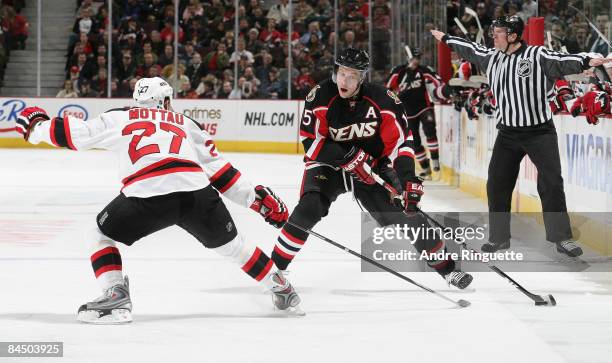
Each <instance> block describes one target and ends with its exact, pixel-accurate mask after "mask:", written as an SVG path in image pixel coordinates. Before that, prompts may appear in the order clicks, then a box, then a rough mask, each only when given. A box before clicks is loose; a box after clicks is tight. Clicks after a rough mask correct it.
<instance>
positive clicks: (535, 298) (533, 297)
mask: <svg viewBox="0 0 612 363" xmlns="http://www.w3.org/2000/svg"><path fill="white" fill-rule="evenodd" d="M365 165H367V164H365ZM365 169H366V171H367V172H368V173H370V175H372V177H373V178H374V180H375V181H376V182H377V183H378V184H380V185H381V186H382V187H383V188H385V189H386V190H387V191H388V192H389V193H390V194H391V195H392V196H393V197H397V196H399V194H398V192H397V191H396V190H395V188H393V187H392V186H391V185H389V183H387V182H386V181H384V180H383V178H381V177H380V175H378V174H376V173H374V172H373V171H372V170H371V168H369V166H367V167H366V168H365ZM417 210H418V211H419V212H420V213H421V214H422V215H423V216H425V218H427V219H428V220H430V221H431V222H433V223H434V224H435V225H436V226H438V227H439V228H442V229H444V226H443V225H442V224H440V223H439V222H438V221H436V220H435V219H433V218H432V217H431V216H430V215H429V214H427V213H425V212H423V211H422V210H421V209H417ZM455 242H456V241H455ZM461 246H463V248H465V249H466V250H471V251H474V250H472V249H471V248H469V247H468V245H467V244H465V242H463V243H461ZM485 264H486V265H487V267H489V268H490V269H491V270H493V271H495V273H497V274H498V275H500V276H502V277H503V278H505V279H506V280H508V282H510V283H511V284H512V285H514V287H516V288H517V289H519V291H521V292H522V293H523V294H525V295H526V296H528V297H529V298H530V299H531V300H533V301H535V302H536V303H538V302H543V301H545V299H544V298H542V296H540V295H536V294H533V293H531V292H529V291H528V290H527V289H525V288H524V287H523V286H522V285H521V284H519V283H518V282H516V281H515V280H514V279H513V278H512V277H510V276H508V274H506V273H505V272H504V271H502V270H501V269H500V268H499V267H497V266H495V265H493V264H491V263H489V262H486V263H485Z"/></svg>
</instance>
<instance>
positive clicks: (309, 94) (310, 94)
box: [306, 85, 321, 102]
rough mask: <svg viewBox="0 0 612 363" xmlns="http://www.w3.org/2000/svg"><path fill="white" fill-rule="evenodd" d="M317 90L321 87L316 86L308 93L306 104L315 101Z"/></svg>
mask: <svg viewBox="0 0 612 363" xmlns="http://www.w3.org/2000/svg"><path fill="white" fill-rule="evenodd" d="M319 88H321V86H319V85H316V86H314V88H313V89H311V90H310V92H308V96H306V102H312V100H314V99H315V96H316V95H317V90H318V89H319Z"/></svg>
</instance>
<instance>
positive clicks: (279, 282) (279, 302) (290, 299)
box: [270, 272, 305, 316]
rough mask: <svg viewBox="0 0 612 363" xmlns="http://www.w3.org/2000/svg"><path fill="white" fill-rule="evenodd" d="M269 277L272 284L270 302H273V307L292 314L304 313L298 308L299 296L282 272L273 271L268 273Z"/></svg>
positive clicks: (300, 314)
mask: <svg viewBox="0 0 612 363" xmlns="http://www.w3.org/2000/svg"><path fill="white" fill-rule="evenodd" d="M270 279H271V280H272V283H273V284H274V286H273V287H272V289H271V291H272V302H274V307H276V309H278V310H281V311H284V312H287V313H290V314H293V315H299V316H302V315H305V313H304V312H303V311H302V309H300V307H299V305H300V302H301V300H300V297H299V296H298V294H297V293H296V292H295V289H294V288H293V286H291V283H290V282H289V280H287V279H286V278H285V277H284V276H283V273H281V272H275V273H273V274H272V275H270Z"/></svg>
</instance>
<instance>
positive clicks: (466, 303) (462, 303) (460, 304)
mask: <svg viewBox="0 0 612 363" xmlns="http://www.w3.org/2000/svg"><path fill="white" fill-rule="evenodd" d="M286 223H287V224H289V225H291V226H293V227H295V228H297V229H299V230H300V231H302V232H304V233H308V234H311V235H313V236H315V237H317V238H319V239H321V240H323V241H325V242H327V243H329V244H331V245H334V246H336V247H338V248H339V249H341V250H344V251H345V252H348V253H350V254H351V255H353V256H355V257H358V258H360V259H362V260H364V261H366V262H369V263H370V264H372V265H374V266H376V267H378V268H380V269H382V270H385V271H387V272H389V273H390V274H392V275H394V276H397V277H399V278H400V279H402V280H404V281H408V282H409V283H411V284H413V285H415V286H418V287H420V288H421V289H423V290H425V291H427V292H430V293H432V294H434V295H436V296H438V297H440V298H442V299H444V300H446V301H448V302H451V303H453V304H455V305H457V306H458V307H461V308H466V307H468V306H470V305H471V303H470V302H469V301H467V300H463V299H459V300H457V301H455V300H453V299H451V298H449V297H446V296H444V295H442V294H441V293H439V292H437V291H436V290H433V289H430V288H429V287H427V286H424V285H421V284H420V283H418V282H416V281H414V280H412V279H411V278H409V277H406V276H404V275H402V274H400V273H399V272H397V271H394V270H392V269H390V268H388V267H387V266H385V265H382V264H380V263H378V262H376V261H374V260H373V259H371V258H369V257H366V256H364V255H362V254H360V253H358V252H355V251H353V250H351V249H350V248H348V247H345V246H343V245H341V244H340V243H338V242H334V241H333V240H331V239H329V238H327V237H325V236H323V235H321V234H319V233H317V232H314V231H313V230H311V229H308V228H304V227H302V226H300V225H297V224H295V223H293V222H291V221H287V222H286Z"/></svg>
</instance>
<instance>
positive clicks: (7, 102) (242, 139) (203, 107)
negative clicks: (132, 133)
mask: <svg viewBox="0 0 612 363" xmlns="http://www.w3.org/2000/svg"><path fill="white" fill-rule="evenodd" d="M133 104H134V102H133V101H132V100H131V99H126V98H121V99H117V98H115V99H106V98H99V99H95V98H0V147H30V145H29V144H27V143H25V142H24V141H23V140H22V139H21V137H20V135H19V134H17V133H16V132H15V131H14V127H15V120H16V118H17V115H18V114H19V112H20V111H21V110H22V109H24V108H25V107H29V106H39V107H42V108H43V109H45V110H47V112H49V115H52V116H62V117H65V116H72V117H79V118H82V119H89V118H94V117H96V116H97V115H99V114H100V113H103V112H105V111H107V110H110V109H113V108H118V107H126V106H130V105H133ZM302 105H303V102H301V101H278V100H276V101H265V100H252V101H241V100H186V99H177V100H174V101H173V108H174V110H175V111H177V112H180V113H183V114H185V115H186V116H189V117H191V118H193V119H194V120H196V121H197V122H198V123H200V125H202V127H203V128H204V129H205V130H207V131H208V133H209V134H211V135H212V136H213V138H214V139H215V140H216V142H217V144H218V146H219V148H220V149H221V150H224V151H248V152H272V153H291V154H295V153H298V152H299V151H300V149H299V147H298V144H299V139H298V126H299V119H300V114H301V107H302Z"/></svg>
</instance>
